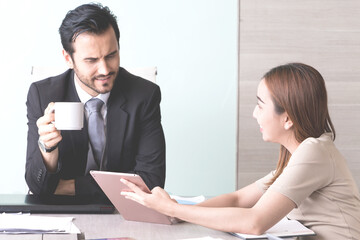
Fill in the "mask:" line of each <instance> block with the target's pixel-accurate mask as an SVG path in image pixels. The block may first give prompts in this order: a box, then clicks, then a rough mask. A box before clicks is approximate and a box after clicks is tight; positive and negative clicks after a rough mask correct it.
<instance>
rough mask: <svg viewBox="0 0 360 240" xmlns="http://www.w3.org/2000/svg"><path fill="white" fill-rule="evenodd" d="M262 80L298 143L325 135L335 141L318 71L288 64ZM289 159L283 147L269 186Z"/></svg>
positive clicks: (295, 64) (323, 87)
mask: <svg viewBox="0 0 360 240" xmlns="http://www.w3.org/2000/svg"><path fill="white" fill-rule="evenodd" d="M263 78H264V79H265V84H266V86H267V88H268V89H269V91H270V94H271V96H272V100H273V102H274V106H275V112H276V113H278V114H281V113H284V112H286V113H287V114H288V116H289V118H290V119H291V121H292V122H293V131H294V135H295V139H296V140H297V141H298V142H299V143H301V142H302V141H304V140H305V139H306V138H309V137H314V138H318V137H320V136H321V135H322V134H323V133H325V132H331V133H332V135H333V140H335V129H334V126H333V124H332V122H331V119H330V115H329V111H328V104H327V93H326V87H325V81H324V79H323V77H322V76H321V74H320V73H319V72H318V71H317V70H316V69H315V68H313V67H311V66H308V65H305V64H302V63H289V64H286V65H282V66H278V67H275V68H273V69H271V70H270V71H269V72H267V73H266V74H265V75H264V77H263ZM290 157H291V153H290V152H289V151H288V150H287V149H286V148H285V147H284V146H283V145H281V146H280V154H279V160H278V163H277V167H276V171H275V175H274V177H273V178H272V180H271V181H270V182H269V183H268V186H270V185H271V184H272V183H274V182H275V180H276V179H277V178H278V177H279V176H280V174H281V173H282V172H283V170H284V168H285V167H286V166H287V164H288V162H289V159H290Z"/></svg>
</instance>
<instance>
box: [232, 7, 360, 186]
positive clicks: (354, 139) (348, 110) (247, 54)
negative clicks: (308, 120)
mask: <svg viewBox="0 0 360 240" xmlns="http://www.w3.org/2000/svg"><path fill="white" fill-rule="evenodd" d="M359 13H360V2H359V1H357V0H347V1H341V0H316V1H314V0H302V1H295V0H290V1H289V0H240V33H239V34H240V61H239V92H240V98H239V99H240V100H239V106H240V110H239V111H240V112H239V116H240V118H239V119H240V121H239V145H238V146H239V148H238V158H239V159H238V186H239V187H242V186H245V185H247V184H249V183H251V182H253V181H255V180H256V179H258V178H260V177H262V176H264V175H265V174H267V173H268V172H269V171H270V170H272V169H274V168H275V167H276V162H277V158H278V149H279V146H278V145H277V144H270V143H264V142H263V141H262V138H261V135H260V133H259V127H258V125H257V123H256V121H255V120H254V119H253V118H252V111H253V109H254V107H255V104H256V89H257V85H258V83H259V80H260V78H261V77H262V75H263V74H264V73H265V72H267V71H268V70H269V69H270V68H272V67H275V66H277V65H280V64H284V63H288V62H296V61H298V62H304V63H306V64H309V65H312V66H313V67H315V68H316V69H318V70H319V71H320V73H321V74H322V75H323V77H324V79H325V82H326V85H327V90H328V98H329V108H330V116H331V118H332V121H333V123H334V125H335V130H336V133H337V137H336V140H335V144H336V145H337V146H338V148H339V149H340V151H341V152H342V153H343V155H344V156H345V158H346V159H347V161H348V164H349V167H350V169H351V171H352V173H353V175H354V177H355V180H356V181H357V183H358V186H360V161H359V160H360V128H359V127H358V124H359V119H360V95H359V93H360V67H359V66H360V18H359Z"/></svg>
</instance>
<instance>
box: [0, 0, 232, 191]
mask: <svg viewBox="0 0 360 240" xmlns="http://www.w3.org/2000/svg"><path fill="white" fill-rule="evenodd" d="M86 2H87V1H73V0H66V1H45V0H44V1H40V0H34V1H27V0H17V1H1V3H0V4H1V7H0V9H1V10H0V11H1V14H0V29H1V31H2V34H1V39H0V52H1V54H2V57H1V58H0V68H1V73H2V74H1V86H2V88H1V89H2V91H1V101H0V109H1V110H2V114H1V118H0V133H1V137H0V148H1V158H0V164H1V168H0V193H22V192H26V190H27V187H26V184H25V181H24V170H25V150H26V132H27V126H26V122H27V119H26V108H25V101H26V94H27V91H28V87H29V84H30V83H31V79H30V77H29V75H30V69H31V66H33V65H35V66H49V67H50V66H65V62H64V60H63V58H62V55H61V49H62V48H61V44H60V39H59V34H58V32H57V29H58V27H59V26H60V24H61V20H62V19H63V17H64V16H65V14H66V12H67V11H68V10H69V9H73V8H75V7H76V6H78V5H80V4H82V3H86ZM101 2H102V3H103V4H104V5H107V6H109V7H110V9H112V11H113V12H114V13H115V14H116V15H117V16H118V22H119V27H120V31H121V37H120V45H121V46H120V55H121V65H122V66H124V67H147V66H157V67H158V72H159V74H158V77H157V83H158V84H159V85H160V87H161V90H162V97H163V98H162V103H161V108H162V117H163V127H164V131H165V136H166V142H167V180H166V190H168V191H170V192H172V193H174V194H179V195H198V194H204V195H216V194H220V193H224V192H229V191H233V190H234V189H235V184H236V180H235V174H236V167H235V164H236V112H237V90H236V89H237V67H238V66H237V65H238V63H237V57H238V56H237V37H238V33H237V31H238V28H237V16H238V11H237V9H238V3H237V0H227V1H222V0H196V1H193V0H170V1H168V0H152V1H148V0H112V1H101Z"/></svg>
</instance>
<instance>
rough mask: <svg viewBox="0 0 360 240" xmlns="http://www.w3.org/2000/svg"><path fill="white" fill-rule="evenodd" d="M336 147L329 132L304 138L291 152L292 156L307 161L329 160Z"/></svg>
mask: <svg viewBox="0 0 360 240" xmlns="http://www.w3.org/2000/svg"><path fill="white" fill-rule="evenodd" d="M334 151H336V147H335V145H334V142H333V140H332V134H331V133H324V134H322V135H321V136H320V137H318V138H314V137H309V138H307V139H305V140H304V141H303V142H302V143H301V144H300V145H299V147H298V148H297V149H296V150H295V152H294V153H293V156H292V158H294V159H301V162H304V161H306V160H308V161H320V160H321V161H329V160H330V159H331V158H332V157H331V156H332V153H333V152H334Z"/></svg>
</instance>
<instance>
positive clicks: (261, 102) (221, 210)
mask: <svg viewBox="0 0 360 240" xmlns="http://www.w3.org/2000/svg"><path fill="white" fill-rule="evenodd" d="M257 100H258V102H257V105H256V107H255V109H254V113H253V116H254V118H255V119H256V120H257V122H258V124H259V126H260V132H261V133H262V137H263V140H264V141H267V142H276V143H279V144H280V153H279V160H278V163H277V167H276V170H274V171H272V172H270V173H269V174H268V175H267V176H265V177H263V178H261V179H259V180H258V181H256V182H255V183H253V184H250V185H248V186H246V187H244V188H242V189H240V190H238V191H236V192H233V193H228V194H224V195H220V196H218V197H214V198H211V199H209V200H206V201H204V202H202V203H200V204H197V205H194V206H188V205H181V204H178V203H176V202H174V201H173V200H171V198H170V197H169V195H168V194H167V193H166V192H165V191H164V190H163V189H161V188H159V187H156V188H154V189H153V190H152V192H151V194H149V193H145V192H143V191H142V190H141V189H139V188H138V187H137V186H136V185H135V184H133V183H131V182H129V181H127V180H125V179H122V182H123V183H125V184H127V185H128V187H129V188H130V189H132V192H122V193H121V194H123V195H125V197H126V198H129V199H132V200H134V201H136V202H139V203H141V204H143V205H145V206H147V207H149V208H153V209H155V210H157V211H159V212H161V213H164V214H166V215H168V216H172V217H176V218H179V219H181V220H184V221H188V222H192V223H195V224H200V225H203V226H206V227H209V228H213V229H217V230H221V231H226V232H241V233H248V234H262V233H264V232H265V231H266V230H267V229H269V228H270V227H272V226H273V225H275V224H276V223H277V222H278V221H279V220H281V219H282V218H283V217H285V216H287V217H288V218H290V219H296V220H299V221H300V222H301V223H303V224H304V225H305V226H307V227H309V228H310V229H312V230H313V231H314V232H315V233H316V236H315V237H308V238H306V239H360V194H359V190H358V187H357V186H356V183H355V181H354V179H353V177H352V175H351V173H350V171H349V168H348V166H347V163H346V160H345V159H344V157H343V156H342V155H341V153H340V152H339V151H338V150H337V148H336V146H335V145H334V143H333V141H334V140H335V129H334V126H333V124H332V122H331V119H330V116H329V111H328V104H327V93H326V88H325V82H324V79H323V77H322V76H321V75H320V73H319V72H318V71H317V70H316V69H314V68H313V67H311V66H308V65H305V64H302V63H290V64H286V65H282V66H278V67H275V68H273V69H271V70H270V71H269V72H267V73H266V74H265V75H264V77H263V78H262V80H261V81H260V83H259V86H258V90H257Z"/></svg>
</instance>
